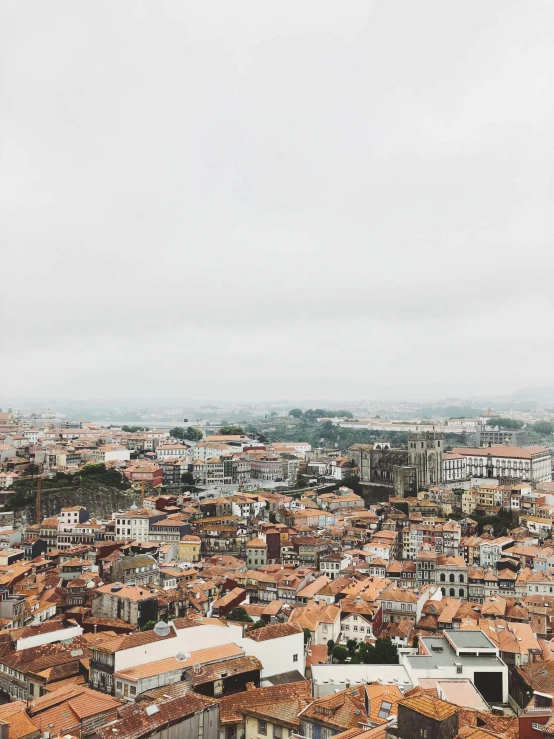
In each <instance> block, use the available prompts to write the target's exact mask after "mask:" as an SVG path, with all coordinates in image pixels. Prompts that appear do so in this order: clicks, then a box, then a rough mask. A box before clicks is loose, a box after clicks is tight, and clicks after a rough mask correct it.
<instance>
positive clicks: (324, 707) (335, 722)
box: [300, 685, 367, 730]
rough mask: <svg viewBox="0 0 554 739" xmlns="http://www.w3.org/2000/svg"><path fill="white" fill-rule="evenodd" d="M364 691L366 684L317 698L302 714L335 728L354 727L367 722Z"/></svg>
mask: <svg viewBox="0 0 554 739" xmlns="http://www.w3.org/2000/svg"><path fill="white" fill-rule="evenodd" d="M364 693H365V685H359V686H357V687H355V688H348V689H347V690H341V691H340V692H338V693H334V694H332V695H328V696H325V697H324V698H316V699H315V700H314V701H313V702H312V703H310V705H309V706H307V707H306V708H305V709H304V710H303V711H302V712H301V714H300V715H301V716H302V717H306V718H311V719H314V720H315V721H317V723H319V724H323V725H324V726H328V727H332V728H334V729H339V730H344V729H353V728H355V727H357V726H359V724H360V723H366V722H367V714H366V711H365V706H364Z"/></svg>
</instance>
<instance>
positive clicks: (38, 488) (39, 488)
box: [36, 475, 42, 526]
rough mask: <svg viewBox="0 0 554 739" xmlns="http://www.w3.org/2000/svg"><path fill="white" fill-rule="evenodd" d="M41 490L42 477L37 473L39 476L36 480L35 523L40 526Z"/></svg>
mask: <svg viewBox="0 0 554 739" xmlns="http://www.w3.org/2000/svg"><path fill="white" fill-rule="evenodd" d="M41 492H42V477H41V476H40V475H39V478H38V480H37V513H36V517H37V520H36V523H37V524H38V525H39V526H40V522H41V517H40V494H41Z"/></svg>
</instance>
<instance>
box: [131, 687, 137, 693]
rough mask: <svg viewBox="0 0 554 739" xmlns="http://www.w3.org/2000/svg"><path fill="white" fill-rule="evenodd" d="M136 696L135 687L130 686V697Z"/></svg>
mask: <svg viewBox="0 0 554 739" xmlns="http://www.w3.org/2000/svg"><path fill="white" fill-rule="evenodd" d="M136 694H137V689H136V687H135V686H134V685H131V695H136Z"/></svg>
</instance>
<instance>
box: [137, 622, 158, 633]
mask: <svg viewBox="0 0 554 739" xmlns="http://www.w3.org/2000/svg"><path fill="white" fill-rule="evenodd" d="M155 625H156V622H155V621H147V622H146V623H145V624H144V626H142V627H141V629H140V630H141V631H152V629H153V628H154V626H155Z"/></svg>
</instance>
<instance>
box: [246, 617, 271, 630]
mask: <svg viewBox="0 0 554 739" xmlns="http://www.w3.org/2000/svg"><path fill="white" fill-rule="evenodd" d="M264 626H267V624H266V622H265V621H262V619H261V618H260V619H258V620H257V621H256V622H255V623H254V625H253V626H250V627H249V629H248V631H254V629H263V628H264Z"/></svg>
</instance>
